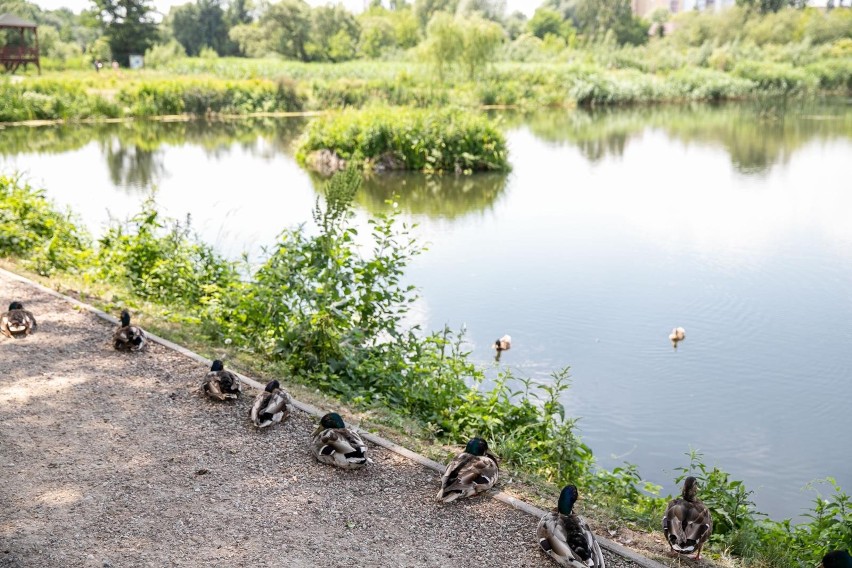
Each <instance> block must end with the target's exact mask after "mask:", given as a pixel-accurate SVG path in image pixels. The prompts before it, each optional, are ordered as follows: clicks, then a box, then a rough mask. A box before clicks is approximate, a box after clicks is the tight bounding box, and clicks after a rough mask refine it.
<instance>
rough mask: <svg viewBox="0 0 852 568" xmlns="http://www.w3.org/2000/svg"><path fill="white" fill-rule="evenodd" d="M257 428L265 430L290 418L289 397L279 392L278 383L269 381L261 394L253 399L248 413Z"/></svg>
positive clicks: (283, 392)
mask: <svg viewBox="0 0 852 568" xmlns="http://www.w3.org/2000/svg"><path fill="white" fill-rule="evenodd" d="M249 416H251V421H252V422H254V425H255V426H257V427H258V428H266V427H267V426H271V425H272V424H273V423H275V422H281V421H282V420H284V419H285V418H287V417H288V416H290V395H289V394H287V392H286V391H283V390H281V385H280V384H279V383H278V381H269V382H268V383H266V388H265V389H264V390H263V392H262V393H260V394H258V395H257V396H256V397H255V399H254V404H253V405H252V406H251V411H250V412H249Z"/></svg>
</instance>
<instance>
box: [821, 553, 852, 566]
mask: <svg viewBox="0 0 852 568" xmlns="http://www.w3.org/2000/svg"><path fill="white" fill-rule="evenodd" d="M822 566H823V568H852V556H850V555H849V552H848V551H846V550H832V551H831V552H829V553H828V554H826V555H825V556H823V557H822Z"/></svg>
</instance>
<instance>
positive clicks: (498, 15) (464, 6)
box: [456, 0, 506, 22]
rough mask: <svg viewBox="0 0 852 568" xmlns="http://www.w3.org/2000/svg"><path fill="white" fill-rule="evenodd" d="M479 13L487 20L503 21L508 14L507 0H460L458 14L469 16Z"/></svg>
mask: <svg viewBox="0 0 852 568" xmlns="http://www.w3.org/2000/svg"><path fill="white" fill-rule="evenodd" d="M474 14H479V15H480V16H481V17H482V18H485V19H486V20H491V21H492V22H502V21H503V18H505V16H506V0H460V1H459V4H458V7H457V8H456V15H457V16H462V17H465V18H466V17H469V16H472V15H474Z"/></svg>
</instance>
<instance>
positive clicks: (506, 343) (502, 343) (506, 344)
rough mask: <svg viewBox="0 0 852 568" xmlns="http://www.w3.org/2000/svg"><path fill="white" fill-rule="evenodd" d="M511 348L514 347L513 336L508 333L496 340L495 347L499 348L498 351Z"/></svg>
mask: <svg viewBox="0 0 852 568" xmlns="http://www.w3.org/2000/svg"><path fill="white" fill-rule="evenodd" d="M511 348H512V336H511V335H508V334H506V335H504V336H503V337H501V338H500V339H498V340H497V341H495V342H494V349H496V350H497V353H500V352H501V351H508V350H509V349H511Z"/></svg>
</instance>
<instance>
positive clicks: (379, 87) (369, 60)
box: [0, 0, 852, 123]
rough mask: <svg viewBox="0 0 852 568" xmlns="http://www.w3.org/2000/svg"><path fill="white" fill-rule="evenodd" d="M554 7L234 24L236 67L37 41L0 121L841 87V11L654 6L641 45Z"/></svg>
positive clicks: (721, 97) (165, 49) (844, 53)
mask: <svg viewBox="0 0 852 568" xmlns="http://www.w3.org/2000/svg"><path fill="white" fill-rule="evenodd" d="M288 1H289V0H288ZM293 1H297V0H293ZM317 10H319V11H322V10H323V9H320V8H318V9H317ZM328 10H331V12H330V13H329V14H324V15H323V17H328V18H330V19H331V20H334V19H336V18H337V19H339V18H343V19H346V17H347V16H346V13H345V10H343V12H340V13H338V12H339V11H340V10H338V9H337V8H334V9H332V8H328ZM335 10H337V11H335ZM341 10H342V8H341ZM409 11H410V9H409ZM332 12H333V13H332ZM402 12H405V10H402ZM402 12H400V14H397V13H396V12H393V11H388V10H386V9H384V8H380V9H378V8H375V9H374V8H371V9H370V13H369V14H368V15H367V16H369V17H368V20H369V18H373V19H372V20H369V26H368V28H369V27H370V26H372V25H374V24H375V25H379V23H378V22H379V21H380V20H382V19H388V18H389V20H388V21H389V22H391V23H392V24H393V25H396V24H398V23H399V22H397V21H396V20H395V19H394V18H401V17H402V15H401V14H402ZM539 12H541V14H540V15H539ZM556 12H557V11H554V10H551V9H549V8H545V7H542V8H540V9H539V11H537V12H536V16H535V17H533V18H532V19H531V20H530V21H529V22H527V23H526V29H524V28H519V29H517V30H516V29H514V28H512V27H511V26H509V24H508V23H505V26H506V27H505V29H504V30H503V31H502V32H501V33H500V34H495V33H493V32H494V31H495V28H494V26H497V28H499V26H498V25H497V24H495V23H493V22H486V21H483V20H481V19H480V18H478V17H473V18H470V17H466V18H461V17H456V18H451V17H449V16H448V15H447V14H446V13H444V12H437V13H436V14H434V15H433V16H432V18H431V20H428V19H427V20H424V21H421V22H419V24H418V23H417V22H414V23H413V24H412V25H413V26H414V28H413V29H412V30H409V31H410V35H411V37H410V38H409V39H408V40H406V41H405V42H402V43H400V42H398V41H396V40H393V39H392V38H391V35H393V34H391V35H387V34H386V35H387V37H385V36H382V38H384V39H382V40H381V41H384V42H385V43H387V45H384V44H382V43H381V41H380V42H379V44H378V45H376V44H375V42H376V41H379V39H381V38H376V37H373V36H369V39H368V38H367V37H362V38H361V39H362V40H363V42H368V41H369V42H373V43H372V44H371V45H372V47H369V46H366V45H357V44H353V45H351V46H350V47H349V48H347V49H345V50H342V51H341V53H339V54H337V55H336V56H334V57H332V56H330V55H329V54H325V55H322V54H320V53H319V52H316V53H315V52H314V51H312V50H311V49H307V47H306V48H305V49H306V50H307V51H298V50H297V51H298V53H291V52H289V51H287V49H289V48H290V47H292V45H291V43H292V42H290V43H288V42H287V41H283V40H286V39H287V38H282V41H281V42H279V43H274V42H273V43H269V44H267V43H264V42H268V41H272V40H273V39H274V37H277V36H275V34H276V33H278V31H277V28H276V25H277V24H275V25H273V24H274V23H273V22H263V21H259V22H256V23H254V24H243V25H240V26H237V27H236V28H235V29H239V30H241V31H240V33H237V34H236V35H235V39H234V40H233V42H236V44H240V48H239V49H237V52H240V51H241V52H242V53H243V54H244V55H250V56H251V57H250V58H247V57H233V56H230V55H232V54H233V53H234V49H230V48H229V49H224V48H223V49H220V50H218V51H215V50H212V49H207V50H206V51H205V50H198V49H189V48H187V47H186V46H185V45H182V44H181V43H179V42H178V41H176V40H175V39H171V40H170V41H169V42H166V43H162V44H158V45H151V46H149V47H150V49H148V51H147V52H146V56H145V65H146V68H145V69H143V70H129V69H126V68H118V69H103V70H101V71H99V72H98V71H95V70H94V69H93V68H92V65H91V61H89V60H87V59H84V57H83V56H82V55H73V54H70V53H69V52H68V50H66V51H62V50H58V48H55V47H54V48H48V49H46V52H47V54H48V56H47V57H45V58H44V59H43V67H44V68H45V74H44V76H41V77H38V76H35V75H34V71H32V70H30V71H28V72H27V73H26V76H25V77H23V78H22V79H21V80H17V81H12V80H10V79H6V78H2V79H0V123H2V122H21V121H39V120H67V121H75V120H83V119H115V118H124V117H155V116H173V115H192V116H212V115H251V114H262V113H287V112H302V111H334V110H342V109H351V108H358V109H360V108H368V107H375V106H389V107H415V108H420V109H432V110H433V111H435V110H436V109H443V108H446V107H450V106H451V107H458V108H461V109H482V108H493V107H500V108H506V107H510V108H517V109H520V110H523V111H533V110H536V109H543V108H573V107H601V106H623V105H645V104H659V103H671V104H682V103H689V102H694V101H728V100H760V99H765V98H799V99H812V98H815V97H820V96H825V95H840V96H848V95H849V94H850V93H852V10H849V9H845V8H837V9H834V10H829V11H821V10H818V9H815V8H804V9H796V8H782V9H778V10H777V11H775V12H769V13H761V12H760V11H759V10H755V9H753V8H750V7H743V6H737V7H734V8H730V9H726V10H723V11H720V12H684V13H682V14H677V15H675V16H672V15H671V14H668V15H667V14H663V13H659V14H656V15H655V16H654V18H655V20H654V21H655V24H658V25H657V28H656V29H657V30H658V31H659V30H663V31H662V32H661V33H662V36H660V34H657V35H656V36H654V37H650V38H649V36H648V34H647V33H644V34H639V35H631V34H629V33H626V32H625V34H626V35H623V36H619V35H618V34H615V35H614V34H612V33H610V32H612V29H610V30H609V31H608V32H607V33H600V30H593V29H583V28H582V26H581V27H580V28H579V29H575V26H576V25H577V24H578V18H580V16H576V15H575V16H570V17H569V15H566V14H562V15H559V14H557V13H556ZM318 13H319V12H318ZM395 14H396V15H395ZM367 16H365V17H367ZM348 17H351V15H350V16H348ZM572 18H573V20H572ZM580 19H582V18H580ZM261 20H263V17H262V18H261ZM557 20H558V21H557ZM634 20H635V18H634ZM572 22H573V23H572ZM184 23H185V24H186V25H189V24H188V23H186V22H184ZM367 23H368V22H366V21H365V22H364V23H363V24H362V25H367ZM267 24H268V25H267ZM427 24H428V25H427ZM633 24H636V22H633ZM353 25H355V24H353ZM384 25H385V24H381V25H379V27H382V26H384ZM388 25H391V24H388ZM265 26H266V27H265ZM43 27H45V26H43ZM46 27H47V28H48V29H53V28H50V27H49V25H48V26H46ZM255 27H257V29H255ZM267 27H268V28H269V29H268V30H267V31H264V30H266V29H267ZM355 28H357V25H356V26H355ZM355 28H353V29H355ZM510 28H511V29H510ZM365 29H366V28H365ZM644 29H645V30H646V32H647V29H648V28H647V26H646V27H645V28H644ZM175 31H176V32H177V31H179V28H175ZM362 31H364V30H362ZM385 31H387V30H385ZM257 32H263V33H257ZM305 33H314V32H311V31H310V30H307V31H306V32H305ZM315 33H320V32H319V31H316V32H315ZM341 33H342V32H341ZM346 33H349V32H346ZM364 33H366V31H364ZM383 33H384V32H383ZM388 33H390V32H388ZM176 35H177V36H178V37H180V35H179V34H176ZM232 35H233V34H232ZM266 36H269V37H266ZM341 37H342V36H341ZM101 39H103V38H101ZM98 41H101V40H98ZM233 42H232V44H230V45H231V48H233V47H235V44H234V43H233ZM241 42H242V43H241ZM60 43H62V42H60ZM332 43H333V42H332ZM51 45H53V44H51ZM63 45H64V44H63ZM322 45H325V44H323V43H322V42H318V43H317V45H316V46H315V47H317V49H319V47H321V46H322ZM286 46H289V47H287V48H286V49H285V47H286ZM100 47H104V46H103V45H102V46H100ZM462 47H463V49H462ZM143 51H144V50H143ZM202 51H203V52H202ZM220 52H221V53H220ZM92 53H95V52H92ZM187 53H191V54H192V55H193V57H187V56H186V54H187ZM108 55H109V53H108V47H107V51H106V52H104V57H106V56H108ZM93 56H94V55H90V56H89V57H93Z"/></svg>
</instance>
